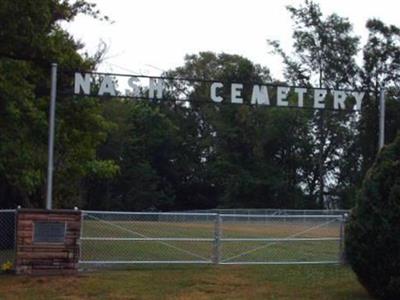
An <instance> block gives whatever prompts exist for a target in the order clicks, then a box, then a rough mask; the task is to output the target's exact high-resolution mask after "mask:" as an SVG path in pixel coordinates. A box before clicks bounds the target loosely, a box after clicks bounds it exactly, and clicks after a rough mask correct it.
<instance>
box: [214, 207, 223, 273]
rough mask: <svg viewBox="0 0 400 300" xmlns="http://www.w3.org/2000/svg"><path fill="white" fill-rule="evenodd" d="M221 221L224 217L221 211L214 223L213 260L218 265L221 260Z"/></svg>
mask: <svg viewBox="0 0 400 300" xmlns="http://www.w3.org/2000/svg"><path fill="white" fill-rule="evenodd" d="M221 223H222V218H221V216H220V214H219V213H217V215H216V216H215V223H214V245H213V257H212V261H213V263H214V264H216V265H218V264H219V263H220V260H221Z"/></svg>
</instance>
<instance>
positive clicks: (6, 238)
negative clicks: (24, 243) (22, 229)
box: [0, 210, 16, 266]
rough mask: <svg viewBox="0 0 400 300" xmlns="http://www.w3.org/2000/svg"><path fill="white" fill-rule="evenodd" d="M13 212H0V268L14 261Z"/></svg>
mask: <svg viewBox="0 0 400 300" xmlns="http://www.w3.org/2000/svg"><path fill="white" fill-rule="evenodd" d="M15 218H16V212H15V210H0V266H1V265H3V264H4V263H6V262H11V263H14V260H15Z"/></svg>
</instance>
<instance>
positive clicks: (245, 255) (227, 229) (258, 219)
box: [220, 215, 342, 264]
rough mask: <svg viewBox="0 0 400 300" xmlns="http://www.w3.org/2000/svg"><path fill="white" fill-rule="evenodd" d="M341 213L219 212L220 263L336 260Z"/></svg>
mask: <svg viewBox="0 0 400 300" xmlns="http://www.w3.org/2000/svg"><path fill="white" fill-rule="evenodd" d="M341 224H342V217H341V216H317V215H313V216H304V215H287V216H282V215H221V232H222V237H221V258H220V263H222V264H224V263H227V264H228V263H249V264H250V263H260V264H261V263H276V264H278V263H337V262H338V261H339V258H340V255H341V253H340V252H341V242H342V241H341Z"/></svg>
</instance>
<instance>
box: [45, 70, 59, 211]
mask: <svg viewBox="0 0 400 300" xmlns="http://www.w3.org/2000/svg"><path fill="white" fill-rule="evenodd" d="M56 94H57V64H56V63H52V64H51V90H50V116H49V145H48V146H49V149H48V166H47V194H46V209H52V208H53V198H52V193H53V155H54V122H55V113H56Z"/></svg>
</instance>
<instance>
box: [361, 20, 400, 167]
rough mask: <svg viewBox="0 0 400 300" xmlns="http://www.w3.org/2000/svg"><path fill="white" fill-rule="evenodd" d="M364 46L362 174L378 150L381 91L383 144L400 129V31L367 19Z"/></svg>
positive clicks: (394, 27)
mask: <svg viewBox="0 0 400 300" xmlns="http://www.w3.org/2000/svg"><path fill="white" fill-rule="evenodd" d="M366 27H367V29H368V30H369V36H368V40H367V43H366V44H365V46H364V49H363V61H364V63H363V68H362V69H361V71H360V74H361V76H360V77H361V84H362V87H363V89H365V90H367V91H370V94H369V95H367V99H366V100H365V101H364V103H365V104H364V105H363V110H362V113H361V120H360V125H359V131H360V141H359V146H360V151H359V152H360V154H361V155H362V158H363V160H362V169H363V173H365V172H366V170H368V169H369V168H370V167H371V165H372V163H373V162H374V158H375V155H376V153H377V149H378V123H379V122H378V116H379V102H378V99H379V96H380V91H381V88H385V89H386V93H385V99H386V121H385V141H386V143H390V142H392V141H393V140H394V138H395V137H396V134H397V132H398V130H399V129H400V117H399V114H398V112H399V110H400V97H399V93H400V87H399V84H398V82H399V78H400V28H398V27H396V26H393V25H390V26H389V25H385V24H384V23H383V22H382V21H380V20H377V19H371V20H368V22H367V24H366Z"/></svg>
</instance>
